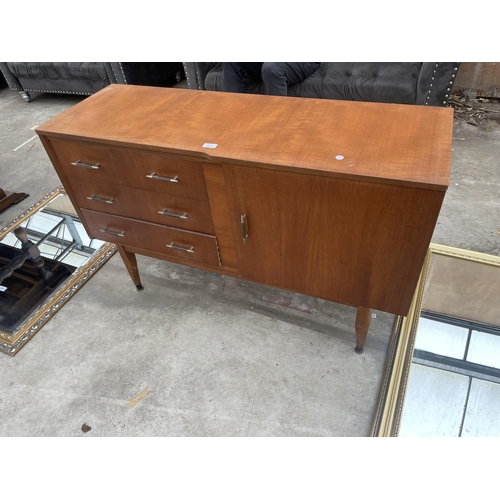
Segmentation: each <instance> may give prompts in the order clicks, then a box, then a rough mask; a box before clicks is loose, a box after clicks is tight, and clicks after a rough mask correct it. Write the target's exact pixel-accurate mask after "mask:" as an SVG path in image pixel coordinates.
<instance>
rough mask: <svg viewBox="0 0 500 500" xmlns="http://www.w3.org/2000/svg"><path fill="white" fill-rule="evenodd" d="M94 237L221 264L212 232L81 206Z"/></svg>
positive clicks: (179, 256)
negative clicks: (194, 231)
mask: <svg viewBox="0 0 500 500" xmlns="http://www.w3.org/2000/svg"><path fill="white" fill-rule="evenodd" d="M81 210H82V213H83V216H84V218H85V221H86V223H87V225H88V226H89V228H90V230H91V231H92V236H93V237H94V238H97V239H100V240H104V241H109V242H110V243H116V244H118V245H125V246H131V247H135V248H138V249H139V248H142V249H144V250H149V251H151V252H156V253H162V254H164V255H166V256H172V257H176V258H178V259H183V260H185V261H194V262H201V263H204V264H209V265H211V266H220V260H219V251H218V249H217V240H216V238H215V236H209V235H205V234H200V233H193V232H192V231H185V230H182V229H175V228H173V227H167V226H161V225H160V224H153V223H149V222H142V221H139V220H135V219H129V218H127V217H119V216H117V215H110V214H105V213H102V212H94V211H93V210H86V209H83V208H82V209H81Z"/></svg>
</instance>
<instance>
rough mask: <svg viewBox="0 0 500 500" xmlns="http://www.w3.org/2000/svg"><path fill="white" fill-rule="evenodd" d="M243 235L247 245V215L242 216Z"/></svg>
mask: <svg viewBox="0 0 500 500" xmlns="http://www.w3.org/2000/svg"><path fill="white" fill-rule="evenodd" d="M241 235H242V236H243V243H246V242H247V238H248V220H247V214H244V215H242V216H241Z"/></svg>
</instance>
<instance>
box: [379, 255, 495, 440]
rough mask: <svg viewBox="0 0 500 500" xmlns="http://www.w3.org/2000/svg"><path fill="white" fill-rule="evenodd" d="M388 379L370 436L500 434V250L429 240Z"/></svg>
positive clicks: (398, 328)
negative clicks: (488, 252)
mask: <svg viewBox="0 0 500 500" xmlns="http://www.w3.org/2000/svg"><path fill="white" fill-rule="evenodd" d="M389 358H390V359H389ZM384 380H385V384H383V387H382V388H381V393H380V398H379V408H378V412H377V415H376V418H375V421H374V426H373V428H372V431H373V434H372V435H380V436H400V437H482V436H500V419H498V417H497V415H498V414H499V413H500V258H499V257H496V256H490V255H485V254H479V253H475V252H469V251H466V250H460V249H455V248H451V247H446V246H443V245H431V248H430V250H429V253H428V256H427V259H426V263H425V265H424V268H423V270H422V275H421V278H420V283H419V286H418V289H417V292H416V294H415V297H414V304H413V307H412V309H411V310H410V314H409V315H408V317H407V318H397V319H396V324H395V328H394V331H393V342H392V353H391V352H390V354H389V357H388V362H387V364H386V373H385V378H384Z"/></svg>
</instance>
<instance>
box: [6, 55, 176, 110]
mask: <svg viewBox="0 0 500 500" xmlns="http://www.w3.org/2000/svg"><path fill="white" fill-rule="evenodd" d="M0 70H1V72H2V74H3V76H4V78H5V80H6V81H7V83H8V85H9V88H10V89H12V90H17V91H18V92H20V93H21V95H22V96H23V98H24V100H25V101H27V102H30V101H31V96H30V94H29V92H55V93H59V94H82V95H91V94H95V93H96V92H97V91H99V90H101V89H103V88H104V87H106V86H107V85H109V84H111V83H124V84H131V85H151V86H157V85H159V84H160V83H162V82H164V81H166V80H167V79H169V78H170V77H172V76H174V75H175V74H176V73H179V72H180V71H182V63H180V62H177V63H173V62H129V63H120V62H2V63H0Z"/></svg>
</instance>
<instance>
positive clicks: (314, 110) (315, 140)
mask: <svg viewBox="0 0 500 500" xmlns="http://www.w3.org/2000/svg"><path fill="white" fill-rule="evenodd" d="M137 103H141V105H140V106H138V105H137ZM120 114H122V115H125V116H126V117H127V119H126V120H122V121H120V125H119V127H117V126H116V116H117V115H120ZM452 130H453V111H452V110H451V109H449V108H438V107H433V106H427V107H426V106H406V105H395V104H383V103H366V102H350V101H339V100H329V99H297V98H293V97H274V96H263V95H249V94H235V93H226V92H193V91H191V90H187V89H166V88H152V87H139V86H127V85H111V86H109V87H107V88H105V89H103V90H102V91H101V92H99V93H98V94H96V95H94V96H91V97H89V98H88V99H85V100H84V101H83V102H81V103H78V104H77V105H75V106H72V107H71V108H70V109H68V110H66V111H64V112H63V113H61V114H60V115H59V116H56V117H55V118H53V119H52V120H50V121H49V122H47V123H45V124H43V125H41V126H39V127H38V128H37V129H36V132H37V134H38V135H39V136H40V138H41V140H42V143H43V145H44V147H45V149H46V151H47V153H48V155H49V157H50V159H51V160H52V163H53V164H54V167H55V169H56V170H57V173H58V175H59V177H60V179H61V181H62V183H63V184H64V186H65V188H66V190H67V193H68V195H69V197H70V198H71V201H72V202H73V204H74V206H75V208H76V210H77V212H78V215H79V216H80V218H81V220H82V223H83V224H84V226H85V228H86V229H87V231H88V233H89V235H91V236H92V237H93V238H98V239H101V240H105V241H108V242H111V243H115V244H116V245H117V246H118V250H119V252H120V254H121V256H122V258H123V261H124V263H125V265H126V267H127V269H128V271H129V273H130V276H131V278H132V280H133V282H134V284H135V285H136V287H137V288H138V289H142V283H141V279H140V277H139V271H138V268H137V261H136V257H135V254H142V255H147V256H149V257H154V258H158V259H164V260H168V261H172V262H175V263H178V264H184V265H187V266H192V267H197V268H200V269H204V270H207V271H211V272H216V273H221V274H225V275H228V276H233V277H237V278H241V279H246V280H250V281H254V282H257V283H262V284H265V285H269V286H274V287H278V288H282V289H285V290H291V291H295V292H299V293H303V294H308V295H312V296H315V297H319V298H323V299H327V300H331V301H334V302H340V303H343V304H347V305H350V306H354V307H357V308H358V314H357V319H356V349H357V352H362V350H363V344H364V341H365V337H366V333H367V331H368V324H369V321H370V317H371V313H370V309H371V308H373V309H377V310H381V311H386V312H389V313H393V314H399V315H403V316H405V315H406V314H407V313H408V309H409V307H410V303H411V300H412V297H413V293H414V291H415V287H416V284H417V281H418V277H419V274H420V270H421V267H422V263H423V262H424V258H425V255H426V252H427V248H428V246H429V243H430V240H431V237H432V233H433V230H434V227H435V224H436V220H437V217H438V214H439V210H440V208H441V203H442V201H443V198H444V195H445V192H446V189H447V187H448V184H449V175H450V163H451V141H452ZM165 306H166V308H167V309H168V307H167V304H166V305H165ZM167 314H168V313H167ZM166 323H167V324H168V319H166Z"/></svg>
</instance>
